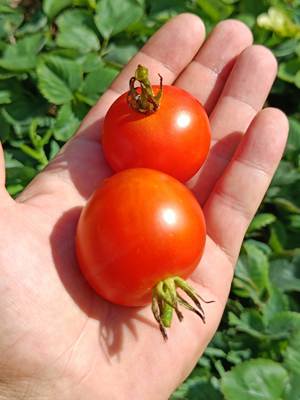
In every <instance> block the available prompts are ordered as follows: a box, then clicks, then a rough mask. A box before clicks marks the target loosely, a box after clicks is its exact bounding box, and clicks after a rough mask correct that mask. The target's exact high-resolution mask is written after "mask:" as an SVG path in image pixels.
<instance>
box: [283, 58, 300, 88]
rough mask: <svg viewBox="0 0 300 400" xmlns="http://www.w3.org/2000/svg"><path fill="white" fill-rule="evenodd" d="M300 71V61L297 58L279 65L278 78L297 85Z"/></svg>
mask: <svg viewBox="0 0 300 400" xmlns="http://www.w3.org/2000/svg"><path fill="white" fill-rule="evenodd" d="M298 71H300V60H299V59H298V58H295V59H293V60H289V61H287V62H282V63H280V65H279V69H278V77H279V78H280V79H282V80H284V81H286V82H289V83H295V78H296V74H297V72H298Z"/></svg>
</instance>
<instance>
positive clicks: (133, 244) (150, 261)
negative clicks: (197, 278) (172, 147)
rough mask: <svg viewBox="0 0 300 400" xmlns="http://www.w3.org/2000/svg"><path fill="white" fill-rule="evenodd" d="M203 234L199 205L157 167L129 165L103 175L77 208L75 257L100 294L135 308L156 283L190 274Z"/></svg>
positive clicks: (185, 189)
mask: <svg viewBox="0 0 300 400" xmlns="http://www.w3.org/2000/svg"><path fill="white" fill-rule="evenodd" d="M205 232H206V231H205V222H204V218H203V214H202V210H201V207H200V206H199V204H198V202H197V200H196V199H195V198H194V196H193V195H192V194H191V192H190V191H189V190H188V189H187V188H186V187H185V186H184V185H183V184H181V183H180V182H178V181H177V180H176V179H174V178H172V177H170V176H168V175H166V174H164V173H161V172H158V171H154V170H150V169H144V168H138V169H130V170H126V171H123V172H120V173H118V174H116V175H114V176H112V177H111V178H108V179H106V180H105V181H104V182H103V184H102V185H101V187H100V188H99V189H98V190H96V192H95V193H94V194H93V195H92V197H91V198H90V200H89V201H88V203H87V205H86V207H85V208H84V209H83V212H82V214H81V216H80V219H79V223H78V229H77V237H76V249H77V256H78V261H79V265H80V268H81V270H82V272H83V274H84V276H85V278H86V279H87V281H88V282H89V283H90V285H91V286H92V287H93V288H94V289H95V291H96V292H97V293H98V294H99V295H101V296H102V297H103V298H105V299H107V300H109V301H111V302H113V303H117V304H121V305H126V306H141V305H144V304H146V303H148V302H149V301H150V300H151V293H152V289H153V288H154V287H155V286H156V284H157V283H158V282H159V281H162V280H164V279H166V278H169V277H174V276H180V277H183V278H186V277H187V276H189V275H190V274H191V273H192V272H193V270H194V269H195V268H196V266H197V264H198V262H199V260H200V258H201V255H202V252H203V248H204V243H205V235H206V233H205Z"/></svg>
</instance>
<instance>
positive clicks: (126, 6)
mask: <svg viewBox="0 0 300 400" xmlns="http://www.w3.org/2000/svg"><path fill="white" fill-rule="evenodd" d="M143 13H144V10H143V7H142V5H141V3H140V2H138V1H137V0H100V1H99V2H98V3H97V7H96V15H95V23H96V26H97V28H98V30H99V32H100V33H101V35H102V36H103V37H104V38H105V39H109V38H110V37H111V36H114V35H116V34H117V33H119V32H122V31H123V30H124V29H126V28H127V27H128V26H129V25H130V24H132V23H133V22H136V21H137V20H139V19H140V18H141V17H142V15H143Z"/></svg>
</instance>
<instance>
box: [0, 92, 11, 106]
mask: <svg viewBox="0 0 300 400" xmlns="http://www.w3.org/2000/svg"><path fill="white" fill-rule="evenodd" d="M10 102H11V93H10V91H9V90H1V89H0V104H9V103H10Z"/></svg>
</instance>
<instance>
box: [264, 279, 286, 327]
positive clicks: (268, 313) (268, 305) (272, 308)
mask: <svg viewBox="0 0 300 400" xmlns="http://www.w3.org/2000/svg"><path fill="white" fill-rule="evenodd" d="M288 309H289V307H288V299H287V296H286V295H285V294H284V293H283V292H282V291H281V290H279V289H278V288H277V287H276V286H273V285H270V288H269V292H268V299H267V301H266V302H265V303H264V304H263V307H262V313H263V314H262V315H263V320H264V322H265V324H266V325H267V324H268V321H270V320H271V319H272V318H273V317H274V316H275V315H276V314H278V313H280V312H283V311H288Z"/></svg>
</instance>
